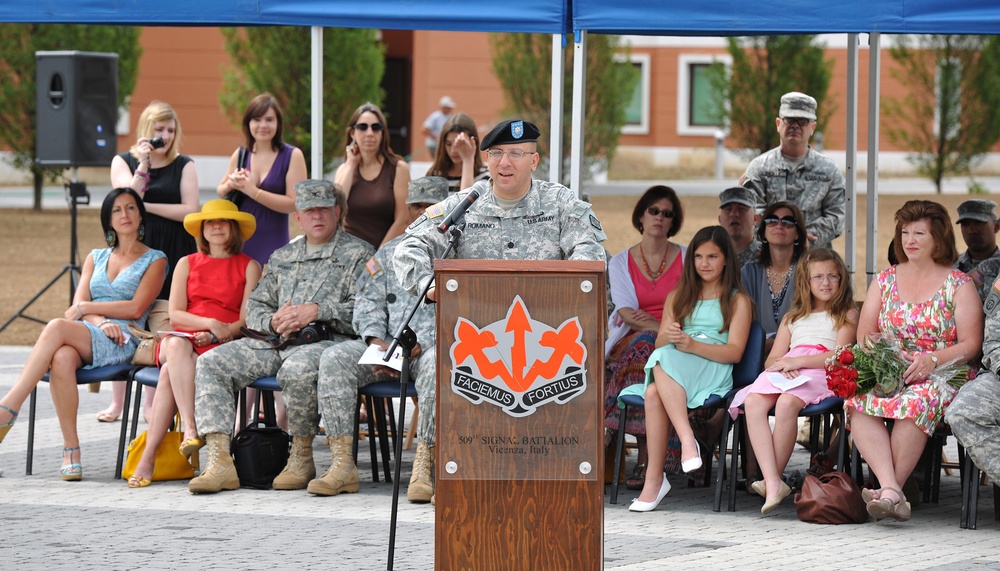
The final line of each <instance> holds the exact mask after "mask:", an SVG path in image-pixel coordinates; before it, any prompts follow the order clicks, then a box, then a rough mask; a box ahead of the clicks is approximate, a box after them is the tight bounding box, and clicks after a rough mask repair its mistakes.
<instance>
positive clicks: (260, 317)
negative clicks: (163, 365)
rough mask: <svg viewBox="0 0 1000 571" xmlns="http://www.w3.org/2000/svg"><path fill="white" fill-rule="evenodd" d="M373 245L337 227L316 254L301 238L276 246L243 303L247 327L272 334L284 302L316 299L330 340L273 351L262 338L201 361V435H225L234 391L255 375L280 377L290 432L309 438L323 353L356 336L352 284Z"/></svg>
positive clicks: (197, 402)
mask: <svg viewBox="0 0 1000 571" xmlns="http://www.w3.org/2000/svg"><path fill="white" fill-rule="evenodd" d="M372 250H373V248H372V247H371V245H369V244H368V243H367V242H365V241H363V240H361V239H359V238H355V237H354V236H351V235H350V234H348V233H347V232H345V231H343V230H340V229H338V230H337V232H336V234H334V236H333V238H332V239H331V240H330V241H329V242H328V243H327V244H325V245H323V247H322V248H320V249H319V250H318V251H317V252H315V253H313V254H308V253H307V252H306V240H305V239H300V240H295V241H293V242H291V243H290V244H288V245H286V246H283V247H282V248H280V249H278V250H276V251H275V252H274V254H272V255H271V259H270V260H269V261H268V264H267V270H266V271H265V272H264V275H263V276H262V277H261V278H260V282H258V284H257V287H255V288H254V290H253V293H252V294H251V295H250V299H249V300H248V302H247V328H249V329H253V330H257V331H265V332H268V333H273V330H272V329H271V318H272V317H273V315H274V313H275V312H276V311H277V310H278V309H279V308H281V306H282V305H284V304H285V302H287V301H291V302H292V303H293V304H296V305H298V304H308V303H316V304H319V315H318V316H317V317H316V319H317V320H320V321H326V322H329V323H330V325H331V326H332V327H333V329H334V330H335V331H336V335H335V337H334V339H333V340H332V341H321V342H318V343H313V344H311V345H300V346H296V347H289V348H287V349H285V350H282V351H277V350H275V349H273V348H271V346H270V345H269V344H268V343H267V342H266V341H261V340H256V339H239V340H237V341H234V342H232V343H225V344H223V345H220V346H219V347H216V348H215V349H213V350H211V351H209V352H207V353H205V354H204V355H202V356H201V357H199V358H198V364H197V367H196V372H195V388H196V399H195V413H196V419H197V421H198V429H199V431H200V432H201V433H202V434H209V433H226V434H228V433H230V432H231V431H232V429H233V422H234V420H235V419H234V415H235V409H236V401H235V394H236V392H237V391H239V390H241V389H243V388H244V387H246V386H247V385H249V384H250V383H252V382H253V381H254V380H255V379H258V378H261V377H268V376H272V375H277V377H278V384H279V385H281V391H282V396H283V397H284V400H285V406H286V407H287V409H288V432H289V433H290V434H291V435H292V436H312V435H314V434H316V428H317V426H318V424H319V407H318V404H317V396H316V380H317V376H318V365H319V360H320V355H321V354H322V352H323V350H324V349H326V348H327V347H329V346H331V345H333V344H334V343H335V342H337V341H344V340H347V339H349V338H351V337H354V329H352V327H351V321H352V318H353V314H354V295H355V292H356V283H357V280H358V277H359V276H360V275H361V272H362V271H363V270H364V263H365V261H366V260H367V259H368V258H369V256H371V254H372Z"/></svg>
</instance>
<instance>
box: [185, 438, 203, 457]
mask: <svg viewBox="0 0 1000 571" xmlns="http://www.w3.org/2000/svg"><path fill="white" fill-rule="evenodd" d="M204 446H205V439H204V438H198V437H195V438H188V439H187V440H185V441H184V442H181V447H180V451H181V455H182V456H190V455H192V454H194V453H195V452H197V451H198V450H200V449H202V448H204Z"/></svg>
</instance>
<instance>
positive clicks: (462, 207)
mask: <svg viewBox="0 0 1000 571" xmlns="http://www.w3.org/2000/svg"><path fill="white" fill-rule="evenodd" d="M478 199H479V191H478V190H473V191H471V192H469V194H467V195H465V198H463V199H462V201H461V202H459V203H458V205H457V206H455V208H453V209H452V211H451V212H449V213H448V216H447V218H445V219H444V222H442V223H441V224H440V225H439V226H438V232H440V233H442V234H444V233H445V232H447V231H448V229H449V228H451V227H452V226H454V225H455V222H458V221H459V220H461V219H462V217H463V216H465V211H466V210H468V209H469V207H470V206H472V203H473V202H475V201H476V200H478Z"/></svg>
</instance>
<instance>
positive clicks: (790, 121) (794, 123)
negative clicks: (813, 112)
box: [781, 117, 812, 128]
mask: <svg viewBox="0 0 1000 571" xmlns="http://www.w3.org/2000/svg"><path fill="white" fill-rule="evenodd" d="M781 120H782V121H784V122H785V125H788V126H789V127H799V128H801V127H805V126H806V125H808V124H809V123H812V119H807V118H805V117H782V118H781Z"/></svg>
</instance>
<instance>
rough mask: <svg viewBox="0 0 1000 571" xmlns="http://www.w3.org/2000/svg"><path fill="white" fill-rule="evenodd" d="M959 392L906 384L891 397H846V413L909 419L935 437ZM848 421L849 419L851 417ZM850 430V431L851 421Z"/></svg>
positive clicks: (943, 385) (946, 387) (936, 385)
mask: <svg viewBox="0 0 1000 571" xmlns="http://www.w3.org/2000/svg"><path fill="white" fill-rule="evenodd" d="M956 393H958V387H955V386H952V385H949V384H947V383H935V382H930V381H924V382H922V383H913V384H912V385H903V386H902V388H901V389H900V390H899V391H898V392H896V394H895V395H893V396H890V397H879V396H875V395H873V394H871V393H868V394H863V395H855V396H853V397H849V398H846V399H844V410H856V411H858V412H860V413H863V414H867V415H868V416H877V417H881V418H896V419H906V418H908V419H911V420H913V422H914V423H915V424H916V425H917V427H918V428H919V429H920V430H922V431H924V434H926V435H927V436H932V435H933V434H934V429H935V428H937V425H938V423H939V422H941V420H942V419H944V411H945V409H946V408H948V404H949V403H951V399H953V398H955V394H956ZM847 418H848V419H850V416H848V417H847ZM848 429H850V421H849V420H848Z"/></svg>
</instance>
